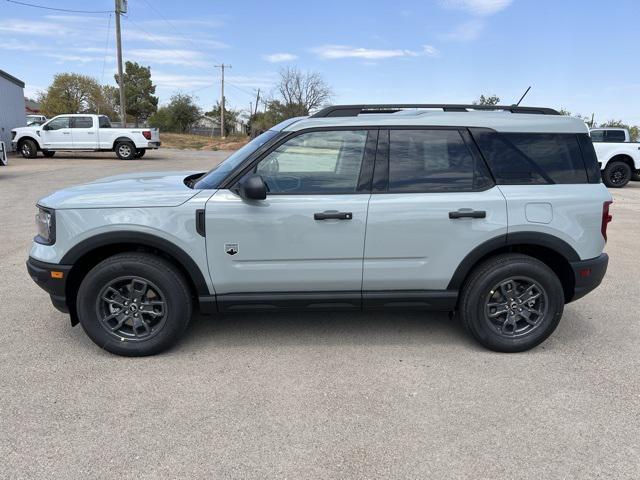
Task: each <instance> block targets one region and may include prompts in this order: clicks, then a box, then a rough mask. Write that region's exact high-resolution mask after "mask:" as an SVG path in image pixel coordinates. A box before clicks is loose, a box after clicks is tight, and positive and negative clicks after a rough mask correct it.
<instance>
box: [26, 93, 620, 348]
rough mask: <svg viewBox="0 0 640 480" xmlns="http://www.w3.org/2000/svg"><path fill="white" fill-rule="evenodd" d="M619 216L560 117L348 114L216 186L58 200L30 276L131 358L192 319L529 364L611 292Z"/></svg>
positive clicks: (320, 118)
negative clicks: (282, 326)
mask: <svg viewBox="0 0 640 480" xmlns="http://www.w3.org/2000/svg"><path fill="white" fill-rule="evenodd" d="M610 204H611V196H610V195H609V193H608V191H607V189H606V188H605V187H604V186H603V185H602V184H601V183H600V172H599V168H598V163H597V160H596V156H595V153H594V149H593V145H592V143H591V140H590V138H589V133H588V130H587V127H586V126H585V125H584V123H583V122H582V121H581V120H579V119H575V118H570V117H565V116H560V115H558V113H557V112H556V111H554V110H551V109H546V108H534V107H514V106H506V107H500V106H493V107H480V106H470V105H348V106H333V107H328V108H326V109H324V110H322V111H320V112H318V113H316V114H315V115H312V116H311V117H308V118H295V119H290V120H288V121H286V122H283V123H281V124H279V125H277V126H275V127H274V128H272V129H271V130H269V131H267V132H265V133H263V134H262V135H260V136H259V137H257V138H255V139H254V140H253V141H251V142H250V143H249V144H247V145H246V146H245V147H243V148H242V149H240V150H238V151H237V152H235V153H234V154H233V155H231V156H230V157H228V158H227V159H226V160H225V161H224V162H222V163H221V164H220V165H218V166H217V167H215V168H214V169H213V170H211V171H209V172H207V173H203V172H170V173H167V172H165V173H148V174H145V175H139V174H135V175H120V176H115V177H109V178H105V179H102V180H98V181H96V182H93V183H89V184H86V185H81V186H77V187H73V188H68V189H65V190H61V191H58V192H55V193H53V194H52V195H49V196H48V197H45V198H43V199H42V200H40V202H39V204H38V214H37V216H36V223H37V228H38V235H37V236H36V237H35V239H34V243H33V246H32V249H31V253H30V258H29V261H28V262H27V266H28V270H29V273H30V275H31V276H32V278H33V279H34V280H35V281H36V282H37V283H38V284H39V285H40V286H41V287H42V288H44V289H45V290H46V291H47V292H48V293H49V294H50V295H51V300H52V302H53V304H54V306H55V307H57V308H58V309H60V310H62V311H64V312H69V314H70V316H71V323H72V324H73V325H75V324H77V323H78V322H79V323H80V324H81V325H82V327H83V328H84V330H85V331H86V333H87V334H88V335H89V337H91V339H92V340H93V341H94V342H95V343H96V344H98V345H99V346H101V347H102V348H104V349H106V350H108V351H110V352H114V353H117V354H121V355H131V356H137V355H150V354H154V353H157V352H160V351H162V350H164V349H166V348H168V347H169V346H171V345H172V344H174V343H175V342H176V341H177V340H178V339H179V337H180V336H181V334H182V333H183V332H184V330H185V328H186V327H187V324H188V323H189V320H190V317H191V314H192V309H193V308H194V307H198V308H199V310H200V311H202V312H205V313H217V312H234V311H240V310H247V309H249V310H254V309H259V308H266V309H276V308H278V309H279V308H282V309H285V308H303V309H338V308H341V309H342V308H343V309H353V310H361V309H365V310H366V309H380V308H420V309H424V310H441V311H453V312H456V314H457V316H458V317H459V318H460V319H461V321H462V322H463V323H464V325H465V326H466V328H467V329H468V331H469V332H470V333H471V335H473V336H474V337H475V338H476V339H477V340H478V341H479V342H480V343H481V344H483V345H484V346H486V347H488V348H490V349H493V350H497V351H502V352H517V351H522V350H526V349H529V348H532V347H534V346H536V345H538V344H539V343H540V342H542V341H543V340H545V339H546V338H547V337H548V336H549V335H550V334H551V333H552V332H553V330H554V329H555V328H556V326H557V325H558V322H559V321H560V318H561V316H562V311H563V308H564V305H565V303H568V302H571V301H573V300H576V299H578V298H580V297H582V296H583V295H585V294H586V293H588V292H589V291H591V290H593V289H594V288H595V287H596V286H598V284H599V283H600V282H601V280H602V278H603V276H604V274H605V271H606V268H607V262H608V257H607V255H606V254H605V253H603V252H602V251H603V248H604V246H605V241H606V228H607V223H608V222H609V221H610V220H611V216H610V215H609V205H610Z"/></svg>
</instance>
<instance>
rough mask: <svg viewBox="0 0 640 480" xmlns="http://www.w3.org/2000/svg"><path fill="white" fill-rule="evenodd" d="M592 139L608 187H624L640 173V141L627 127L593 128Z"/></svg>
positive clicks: (603, 178) (603, 179)
mask: <svg viewBox="0 0 640 480" xmlns="http://www.w3.org/2000/svg"><path fill="white" fill-rule="evenodd" d="M590 134H591V141H592V142H593V146H594V148H595V150H596V155H597V156H598V162H599V163H600V168H601V170H602V181H603V182H604V184H605V185H606V186H607V187H613V188H622V187H624V186H625V185H626V184H627V183H629V180H632V179H634V177H635V178H638V175H640V143H638V142H632V141H631V135H629V130H627V129H626V128H593V129H591V130H590Z"/></svg>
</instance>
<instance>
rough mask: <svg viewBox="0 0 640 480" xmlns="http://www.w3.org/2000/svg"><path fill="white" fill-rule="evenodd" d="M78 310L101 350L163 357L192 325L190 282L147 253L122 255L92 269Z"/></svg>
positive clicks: (83, 287)
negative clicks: (159, 354)
mask: <svg viewBox="0 0 640 480" xmlns="http://www.w3.org/2000/svg"><path fill="white" fill-rule="evenodd" d="M135 282H137V283H135ZM143 284H145V285H146V286H143ZM120 285H122V287H120ZM143 291H144V293H141V292H143ZM127 299H128V303H125V302H126V301H127ZM160 303H162V305H160ZM76 307H77V311H78V317H79V319H80V324H81V325H82V328H83V329H84V331H85V332H86V333H87V335H88V336H89V338H91V340H93V342H94V343H95V344H96V345H98V346H99V347H101V348H104V349H105V350H107V351H109V352H111V353H115V354H117V355H124V356H128V357H140V356H145V355H154V354H156V353H160V352H162V351H164V350H166V349H168V348H169V347H171V346H172V345H174V344H175V343H176V342H177V341H178V340H179V339H180V337H181V336H182V334H183V333H184V331H185V329H186V328H187V325H188V324H189V321H190V320H191V312H192V298H191V292H190V290H189V287H188V284H187V282H186V280H185V279H184V277H183V276H182V275H181V273H180V272H179V271H178V270H177V269H176V268H175V267H174V266H173V265H172V264H170V263H169V262H167V261H165V260H164V259H162V258H160V257H158V256H156V255H151V254H148V253H121V254H118V255H114V256H113V257H109V258H107V259H106V260H103V261H102V262H100V263H99V264H98V265H96V266H95V267H94V268H93V269H91V271H90V272H89V273H88V274H87V276H86V277H85V278H84V279H83V281H82V284H81V285H80V288H79V290H78V298H77V301H76ZM134 312H137V313H134ZM134 316H135V317H137V318H134ZM110 317H111V318H110ZM114 327H118V328H114Z"/></svg>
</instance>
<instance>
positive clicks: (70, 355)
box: [0, 149, 640, 480]
mask: <svg viewBox="0 0 640 480" xmlns="http://www.w3.org/2000/svg"><path fill="white" fill-rule="evenodd" d="M225 155H226V153H224V152H188V151H177V150H169V149H161V150H159V151H157V152H151V153H148V154H147V156H146V157H144V159H142V160H140V161H131V162H123V161H119V160H117V159H115V158H114V156H113V154H89V155H85V156H80V155H79V154H73V155H65V156H62V155H61V156H58V155H56V157H55V158H53V159H43V158H38V159H35V160H25V159H22V158H16V157H12V158H11V159H10V162H11V163H10V165H9V167H0V198H1V200H0V202H1V203H0V204H1V205H2V208H1V209H0V245H2V249H1V250H0V268H1V271H2V276H3V278H4V282H3V287H2V288H0V332H1V333H0V458H2V462H1V464H0V478H11V479H13V478H25V479H34V478H43V479H53V478H56V479H57V478H64V479H74V478H82V479H86V478H121V479H127V478H132V479H136V480H142V479H147V478H148V479H156V478H167V479H175V478H224V479H227V478H237V479H249V478H290V479H303V478H314V479H315V478H322V479H327V478H402V479H404V478H422V479H426V478H434V479H440V478H474V479H485V478H486V479H496V478H509V479H514V478H522V479H525V478H527V479H528V478H530V479H536V480H538V479H541V478H544V479H555V478H558V479H560V478H562V479H578V478H579V479H588V478H601V479H637V478H640V374H639V373H638V372H639V371H640V368H639V367H640V348H638V343H639V342H638V341H639V340H640V328H639V327H640V315H639V314H638V307H637V301H636V300H634V295H636V294H637V292H636V293H634V292H635V290H636V289H637V288H638V287H639V286H640V269H638V268H637V266H636V261H637V259H638V258H637V255H638V251H639V249H638V247H639V246H640V240H639V239H640V222H639V221H638V216H639V215H640V183H633V184H630V185H629V186H628V187H627V188H625V189H623V190H619V191H614V192H613V194H614V196H615V200H616V203H615V204H614V206H613V207H612V212H613V215H614V221H613V223H612V224H611V225H610V227H609V239H610V240H609V243H608V245H607V251H608V253H609V255H610V257H611V261H610V264H609V272H608V274H607V277H606V278H605V281H604V283H603V285H602V286H601V287H600V288H599V289H598V290H596V291H595V292H593V293H592V294H590V295H588V296H587V297H586V298H584V299H582V300H579V301H578V302H576V303H573V304H570V305H568V306H567V308H566V309H565V314H564V318H563V320H562V322H561V323H560V326H559V327H558V329H557V330H556V332H555V334H554V335H553V336H552V337H551V338H550V339H549V340H547V341H546V342H545V343H544V344H543V345H541V346H540V347H538V348H537V349H535V350H533V351H530V352H526V353H522V354H511V355H507V354H498V353H492V352H489V351H486V350H484V349H482V348H481V347H479V346H477V345H476V344H475V343H474V342H473V341H472V340H470V339H469V338H468V337H467V336H466V335H465V334H464V332H463V330H462V329H461V327H460V325H458V324H457V323H456V322H452V321H450V320H449V318H448V316H447V315H442V314H425V313H420V312H393V313H370V312H368V313H329V312H323V313H287V314H284V313H252V314H242V315H241V314H235V315H228V316H219V317H201V318H197V319H195V321H194V322H193V324H192V326H191V328H190V330H189V331H188V333H187V335H186V337H185V339H184V341H182V342H181V343H180V344H179V346H178V347H177V348H175V349H173V350H171V351H170V352H168V353H166V354H163V355H159V356H156V357H151V358H141V359H130V358H121V357H117V356H114V355H111V354H108V353H107V352H104V351H102V350H101V349H99V348H97V347H96V346H95V345H94V344H93V343H91V341H90V340H89V339H88V338H87V337H86V336H85V335H84V333H83V332H82V330H81V329H80V328H79V327H77V328H71V326H70V325H69V320H68V317H67V316H66V315H63V314H61V313H59V312H57V311H56V310H55V309H54V308H53V307H52V306H51V304H50V302H49V299H48V297H47V295H46V294H45V293H44V292H43V291H42V290H40V289H39V288H38V287H37V286H36V285H35V284H34V283H33V282H32V281H31V279H30V278H29V276H28V275H27V272H26V269H25V265H24V262H25V260H26V258H27V253H28V249H29V245H30V242H31V238H32V236H33V235H34V226H33V215H34V213H35V209H34V203H35V202H36V200H37V199H38V198H40V197H42V196H44V195H45V194H47V193H49V192H50V191H53V190H56V189H59V188H62V187H66V186H69V185H72V184H77V183H80V182H83V181H88V180H93V179H96V178H99V177H103V176H107V175H112V174H117V173H124V172H129V171H150V170H176V169H188V170H191V169H202V170H205V169H208V168H210V167H211V166H212V165H213V164H215V163H216V162H218V161H220V160H221V159H222V158H224V156H225Z"/></svg>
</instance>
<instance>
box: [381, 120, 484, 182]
mask: <svg viewBox="0 0 640 480" xmlns="http://www.w3.org/2000/svg"><path fill="white" fill-rule="evenodd" d="M479 162H482V161H481V160H479ZM478 167H479V168H477V167H476V160H475V158H474V156H473V155H472V154H471V152H470V151H469V149H468V148H467V145H466V144H465V142H464V140H463V138H462V136H461V135H460V132H459V131H457V130H390V133H389V191H390V192H445V191H459V192H461V191H471V190H474V188H477V187H478V186H479V184H480V183H482V184H483V185H480V186H484V184H486V180H487V179H488V175H483V174H482V169H484V166H483V165H482V166H480V165H479V166H478ZM480 167H482V168H480Z"/></svg>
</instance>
